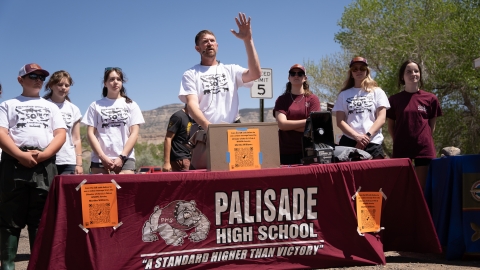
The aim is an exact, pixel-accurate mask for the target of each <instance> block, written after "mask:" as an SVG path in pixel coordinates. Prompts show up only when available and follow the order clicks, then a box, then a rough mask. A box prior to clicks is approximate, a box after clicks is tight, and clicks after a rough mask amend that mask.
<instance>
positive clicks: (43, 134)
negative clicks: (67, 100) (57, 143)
mask: <svg viewBox="0 0 480 270" xmlns="http://www.w3.org/2000/svg"><path fill="white" fill-rule="evenodd" d="M0 127H3V128H6V129H8V135H9V136H10V138H12V140H13V142H14V143H15V145H16V146H18V147H23V146H29V147H38V148H43V149H45V148H47V146H48V145H49V144H50V142H51V141H52V140H53V131H54V130H56V129H59V128H63V129H66V126H65V122H63V119H62V115H61V114H60V111H59V109H58V107H57V106H55V104H53V103H51V102H49V101H47V100H45V99H43V98H41V97H24V96H18V97H16V98H13V99H9V100H6V101H4V102H2V103H1V104H0Z"/></svg>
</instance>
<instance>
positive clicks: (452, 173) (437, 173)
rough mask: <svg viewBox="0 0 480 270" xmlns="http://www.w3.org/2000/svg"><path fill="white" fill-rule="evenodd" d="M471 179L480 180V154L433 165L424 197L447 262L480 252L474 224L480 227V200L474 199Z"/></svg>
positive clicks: (437, 162)
mask: <svg viewBox="0 0 480 270" xmlns="http://www.w3.org/2000/svg"><path fill="white" fill-rule="evenodd" d="M468 179H474V180H475V179H478V180H480V155H465V156H453V157H443V158H439V159H434V160H432V163H431V164H430V168H429V172H428V177H427V185H426V188H425V198H426V201H427V203H428V205H429V208H430V212H431V214H432V220H433V223H434V225H435V229H436V231H437V235H438V238H439V240H440V243H441V244H442V246H444V247H446V257H447V259H448V260H455V259H460V258H462V256H463V254H464V253H480V239H478V240H476V241H474V239H472V235H473V234H474V233H475V231H474V229H473V228H472V223H474V224H477V225H478V226H480V201H478V202H476V201H475V200H472V198H473V197H472V196H473V195H471V193H470V189H471V188H472V184H471V183H470V182H468V181H467V180H468ZM472 201H473V205H474V206H473V207H472ZM468 202H470V204H468ZM475 204H477V206H478V207H477V206H475Z"/></svg>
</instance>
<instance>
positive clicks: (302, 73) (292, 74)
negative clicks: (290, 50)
mask: <svg viewBox="0 0 480 270" xmlns="http://www.w3.org/2000/svg"><path fill="white" fill-rule="evenodd" d="M288 74H290V76H291V77H295V75H297V76H298V77H303V76H305V72H303V71H298V72H295V71H289V72H288Z"/></svg>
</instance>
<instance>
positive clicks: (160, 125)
mask: <svg viewBox="0 0 480 270" xmlns="http://www.w3.org/2000/svg"><path fill="white" fill-rule="evenodd" d="M182 108H183V104H180V103H179V104H169V105H165V106H162V107H158V108H156V109H154V110H150V111H143V112H142V113H143V117H144V118H145V124H143V125H142V126H141V127H140V135H139V138H138V142H140V143H142V142H148V143H154V144H160V143H163V140H164V139H165V133H166V130H167V125H168V120H169V119H170V116H171V115H172V114H173V113H175V112H176V111H178V110H180V109H182ZM272 111H273V108H265V110H264V122H275V118H273V113H272ZM240 117H241V118H240V120H241V121H242V122H243V123H254V122H259V119H260V109H242V110H240Z"/></svg>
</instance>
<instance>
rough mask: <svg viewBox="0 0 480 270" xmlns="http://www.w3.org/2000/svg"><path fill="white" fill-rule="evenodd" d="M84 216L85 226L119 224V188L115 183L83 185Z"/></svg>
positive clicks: (96, 226)
mask: <svg viewBox="0 0 480 270" xmlns="http://www.w3.org/2000/svg"><path fill="white" fill-rule="evenodd" d="M81 193H82V217H83V226H84V227H85V228H99V227H113V226H115V225H117V224H118V206H117V189H116V187H115V184H113V183H105V184H86V185H83V186H82V189H81Z"/></svg>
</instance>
